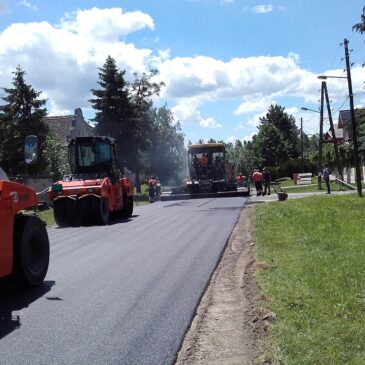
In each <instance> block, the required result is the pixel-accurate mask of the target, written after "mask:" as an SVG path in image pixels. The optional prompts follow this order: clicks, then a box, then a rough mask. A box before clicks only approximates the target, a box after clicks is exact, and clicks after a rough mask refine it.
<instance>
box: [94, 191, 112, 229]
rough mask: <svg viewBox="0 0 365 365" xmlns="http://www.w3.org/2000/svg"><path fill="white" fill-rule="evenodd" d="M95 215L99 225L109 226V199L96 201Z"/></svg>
mask: <svg viewBox="0 0 365 365" xmlns="http://www.w3.org/2000/svg"><path fill="white" fill-rule="evenodd" d="M93 204H94V209H93V215H94V217H95V219H96V221H97V223H99V224H101V225H104V226H105V225H107V224H108V223H109V218H110V210H109V202H108V199H107V198H101V199H94V201H93Z"/></svg>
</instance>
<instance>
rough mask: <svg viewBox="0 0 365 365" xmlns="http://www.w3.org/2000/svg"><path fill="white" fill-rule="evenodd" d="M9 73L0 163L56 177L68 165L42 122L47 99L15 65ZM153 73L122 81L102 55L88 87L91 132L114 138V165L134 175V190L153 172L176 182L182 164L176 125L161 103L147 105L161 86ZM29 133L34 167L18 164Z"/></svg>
mask: <svg viewBox="0 0 365 365" xmlns="http://www.w3.org/2000/svg"><path fill="white" fill-rule="evenodd" d="M13 75H14V77H13V80H12V87H10V88H2V90H3V92H4V94H5V95H3V96H2V97H1V99H2V100H3V105H1V106H0V164H1V166H2V167H3V169H4V170H5V171H7V172H8V174H9V175H10V176H16V175H22V174H24V173H25V172H27V174H29V175H33V176H39V175H40V174H48V175H50V176H51V177H52V178H53V179H54V180H56V179H58V178H60V177H61V176H62V175H63V174H64V173H67V172H68V166H67V161H66V155H65V151H63V149H62V146H61V145H60V142H59V140H58V138H57V136H56V135H54V134H51V133H50V130H49V128H48V126H47V124H46V123H45V122H44V117H46V116H47V114H48V112H47V108H46V107H45V105H46V102H47V100H46V99H41V98H40V96H41V94H42V92H41V91H36V90H35V89H34V88H33V87H32V86H31V85H29V84H27V83H26V81H25V75H26V72H25V71H24V70H22V69H21V67H20V66H18V67H17V68H16V70H15V72H13ZM155 75H156V71H152V72H150V73H148V74H147V73H143V74H142V75H138V74H133V77H134V79H133V81H132V82H128V81H127V80H126V71H125V70H120V69H119V68H118V67H117V65H116V61H115V60H114V59H113V58H112V57H110V56H108V57H107V59H106V61H105V63H104V65H103V66H102V67H100V68H99V73H98V77H99V80H98V85H99V88H95V89H92V90H90V91H91V94H92V98H91V99H90V100H89V102H90V103H91V106H92V108H93V109H94V110H95V117H94V118H93V119H92V123H93V125H94V128H95V134H96V135H106V136H109V137H113V138H115V140H116V144H117V151H118V161H119V165H120V166H119V167H120V168H125V169H128V170H129V171H131V172H132V173H134V175H135V181H136V187H137V190H139V191H140V182H141V179H143V178H145V177H146V176H148V175H151V174H153V175H157V176H158V177H159V178H160V180H161V181H162V182H165V183H167V182H171V181H178V180H181V179H182V176H183V174H184V171H185V167H186V149H185V146H184V135H183V133H182V131H181V125H180V123H179V122H178V121H176V120H175V118H174V115H173V113H172V112H171V110H170V109H169V108H168V107H167V106H166V105H164V106H162V107H156V106H154V104H153V101H152V98H153V96H154V95H156V96H158V95H159V94H160V91H161V88H162V87H163V86H164V83H163V82H160V83H156V82H153V81H152V80H153V77H154V76H155ZM29 134H34V135H37V136H38V138H39V145H40V150H39V160H38V163H37V165H34V166H26V165H25V163H24V154H23V144H24V139H25V137H26V136H27V135H29Z"/></svg>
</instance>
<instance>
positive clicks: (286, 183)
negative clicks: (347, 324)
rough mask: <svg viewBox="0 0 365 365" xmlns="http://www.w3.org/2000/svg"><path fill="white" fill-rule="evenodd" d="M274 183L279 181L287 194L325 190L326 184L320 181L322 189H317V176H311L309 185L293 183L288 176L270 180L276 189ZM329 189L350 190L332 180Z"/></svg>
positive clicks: (276, 186)
mask: <svg viewBox="0 0 365 365" xmlns="http://www.w3.org/2000/svg"><path fill="white" fill-rule="evenodd" d="M276 183H279V185H280V187H281V188H282V189H283V190H285V191H286V192H287V193H288V194H291V193H310V192H313V191H326V184H325V183H324V182H323V181H322V184H321V185H322V190H319V189H318V177H317V176H315V177H312V183H311V184H310V185H295V184H294V181H293V180H292V179H290V178H289V177H288V178H282V179H278V180H276V181H273V182H272V187H273V188H276V189H278V185H277V184H276ZM331 189H332V190H333V191H337V190H340V189H341V190H350V188H349V187H347V186H345V185H342V184H341V186H340V184H339V183H336V182H334V181H333V182H332V183H331ZM354 191H356V186H354Z"/></svg>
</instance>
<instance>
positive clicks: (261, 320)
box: [176, 206, 271, 365]
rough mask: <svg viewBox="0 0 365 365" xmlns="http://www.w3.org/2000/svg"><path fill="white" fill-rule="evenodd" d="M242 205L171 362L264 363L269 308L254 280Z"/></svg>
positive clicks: (247, 215) (180, 364)
mask: <svg viewBox="0 0 365 365" xmlns="http://www.w3.org/2000/svg"><path fill="white" fill-rule="evenodd" d="M251 210H252V207H250V206H246V208H244V209H243V210H242V212H241V215H240V217H239V220H238V222H237V224H236V226H235V228H234V230H233V231H232V233H231V236H230V239H229V241H228V244H227V246H226V249H225V251H224V253H223V256H222V258H221V260H220V263H219V264H218V267H217V269H216V270H215V272H214V274H213V276H212V278H211V281H210V283H209V285H208V287H207V289H206V292H205V294H204V295H203V297H202V300H201V303H200V304H199V306H198V308H197V313H196V316H195V318H194V319H193V322H192V325H191V327H190V329H189V331H188V332H187V334H186V336H185V339H184V341H183V344H182V347H181V350H180V352H179V354H178V357H177V360H176V365H192V364H194V365H203V364H207V365H208V364H209V365H218V364H225V365H235V364H241V365H242V364H259V363H263V361H262V360H260V357H261V356H262V354H263V349H264V346H265V337H266V329H267V327H268V325H269V323H270V319H271V317H270V314H268V313H266V312H265V310H264V309H263V306H262V298H261V297H260V290H259V288H258V286H257V284H256V280H255V268H256V262H255V256H254V242H253V240H252V226H251V223H250V217H251Z"/></svg>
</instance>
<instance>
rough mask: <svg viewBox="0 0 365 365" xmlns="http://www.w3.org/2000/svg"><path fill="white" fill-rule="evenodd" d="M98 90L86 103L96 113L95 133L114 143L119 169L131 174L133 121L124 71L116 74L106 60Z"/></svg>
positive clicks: (101, 70)
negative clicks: (125, 169) (112, 140)
mask: <svg viewBox="0 0 365 365" xmlns="http://www.w3.org/2000/svg"><path fill="white" fill-rule="evenodd" d="M99 71H100V72H99V81H98V84H99V85H100V89H92V90H91V92H92V94H93V95H94V96H95V98H94V99H90V100H89V101H90V103H91V104H92V107H93V109H95V110H96V113H95V118H94V119H93V122H95V124H96V125H95V128H96V133H97V134H98V135H100V136H109V137H113V138H115V140H116V143H117V149H118V160H119V165H120V166H124V164H125V163H126V165H127V167H128V168H129V169H130V170H132V171H134V167H133V165H131V163H129V162H130V160H131V154H132V152H131V140H130V138H129V137H130V128H131V123H132V120H133V108H132V104H131V100H130V93H129V91H128V87H127V82H126V81H125V79H124V75H125V71H120V70H119V69H118V67H117V65H116V62H115V60H114V59H113V58H112V57H111V56H108V57H107V59H106V61H105V64H104V65H103V66H102V67H100V68H99Z"/></svg>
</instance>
